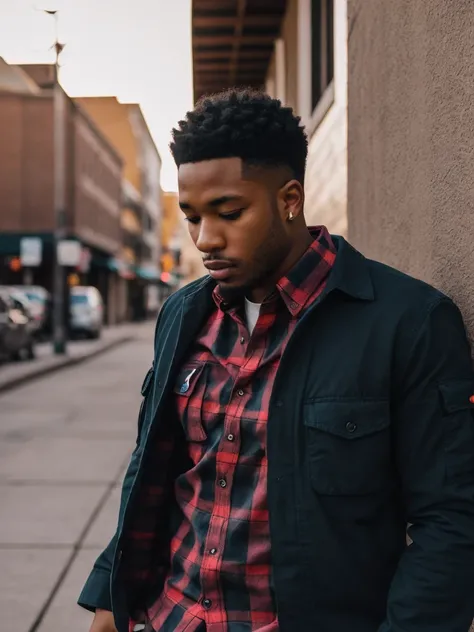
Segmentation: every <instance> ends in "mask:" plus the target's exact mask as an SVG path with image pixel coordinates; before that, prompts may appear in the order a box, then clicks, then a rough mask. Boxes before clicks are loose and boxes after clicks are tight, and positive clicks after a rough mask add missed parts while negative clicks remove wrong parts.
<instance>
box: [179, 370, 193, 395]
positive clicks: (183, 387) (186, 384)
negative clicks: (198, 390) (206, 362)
mask: <svg viewBox="0 0 474 632" xmlns="http://www.w3.org/2000/svg"><path fill="white" fill-rule="evenodd" d="M196 370H197V369H193V370H192V371H191V373H190V374H189V375H188V377H187V378H186V379H185V380H184V382H183V383H182V384H181V388H180V389H179V392H180V393H187V392H188V391H189V382H190V380H191V378H192V377H193V375H194V374H195V373H196Z"/></svg>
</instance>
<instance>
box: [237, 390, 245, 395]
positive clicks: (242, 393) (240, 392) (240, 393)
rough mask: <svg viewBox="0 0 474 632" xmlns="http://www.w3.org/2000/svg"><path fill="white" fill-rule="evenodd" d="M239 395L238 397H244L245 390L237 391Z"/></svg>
mask: <svg viewBox="0 0 474 632" xmlns="http://www.w3.org/2000/svg"><path fill="white" fill-rule="evenodd" d="M237 395H238V396H239V397H243V396H244V392H243V390H242V389H240V390H238V391H237Z"/></svg>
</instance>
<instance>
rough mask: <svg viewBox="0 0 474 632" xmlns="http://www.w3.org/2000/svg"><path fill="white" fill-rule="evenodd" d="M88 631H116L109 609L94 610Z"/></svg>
mask: <svg viewBox="0 0 474 632" xmlns="http://www.w3.org/2000/svg"><path fill="white" fill-rule="evenodd" d="M89 632H117V628H116V627H115V622H114V615H113V614H112V613H111V612H110V611H109V610H96V612H95V617H94V621H93V622H92V626H91V629H90V631H89Z"/></svg>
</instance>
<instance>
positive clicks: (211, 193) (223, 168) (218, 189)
mask: <svg viewBox="0 0 474 632" xmlns="http://www.w3.org/2000/svg"><path fill="white" fill-rule="evenodd" d="M178 186H179V195H180V199H181V201H183V200H184V199H188V198H189V199H190V198H193V199H204V198H206V199H212V198H218V197H220V196H221V195H224V194H225V195H230V194H232V193H234V194H239V195H250V194H251V193H252V192H255V190H256V188H257V187H258V182H257V181H256V180H254V179H249V178H248V177H245V176H244V174H243V163H242V160H241V159H240V158H220V159H216V160H203V161H202V162H193V163H187V164H184V165H181V166H180V167H179V169H178Z"/></svg>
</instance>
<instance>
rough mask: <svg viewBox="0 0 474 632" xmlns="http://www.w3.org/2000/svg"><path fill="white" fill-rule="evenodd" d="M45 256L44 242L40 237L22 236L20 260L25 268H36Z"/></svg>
mask: <svg viewBox="0 0 474 632" xmlns="http://www.w3.org/2000/svg"><path fill="white" fill-rule="evenodd" d="M42 258H43V242H42V241H41V239H40V238H39V237H22V239H21V240H20V260H21V265H22V266H23V267H24V268H36V267H37V266H39V265H41V261H42Z"/></svg>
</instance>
